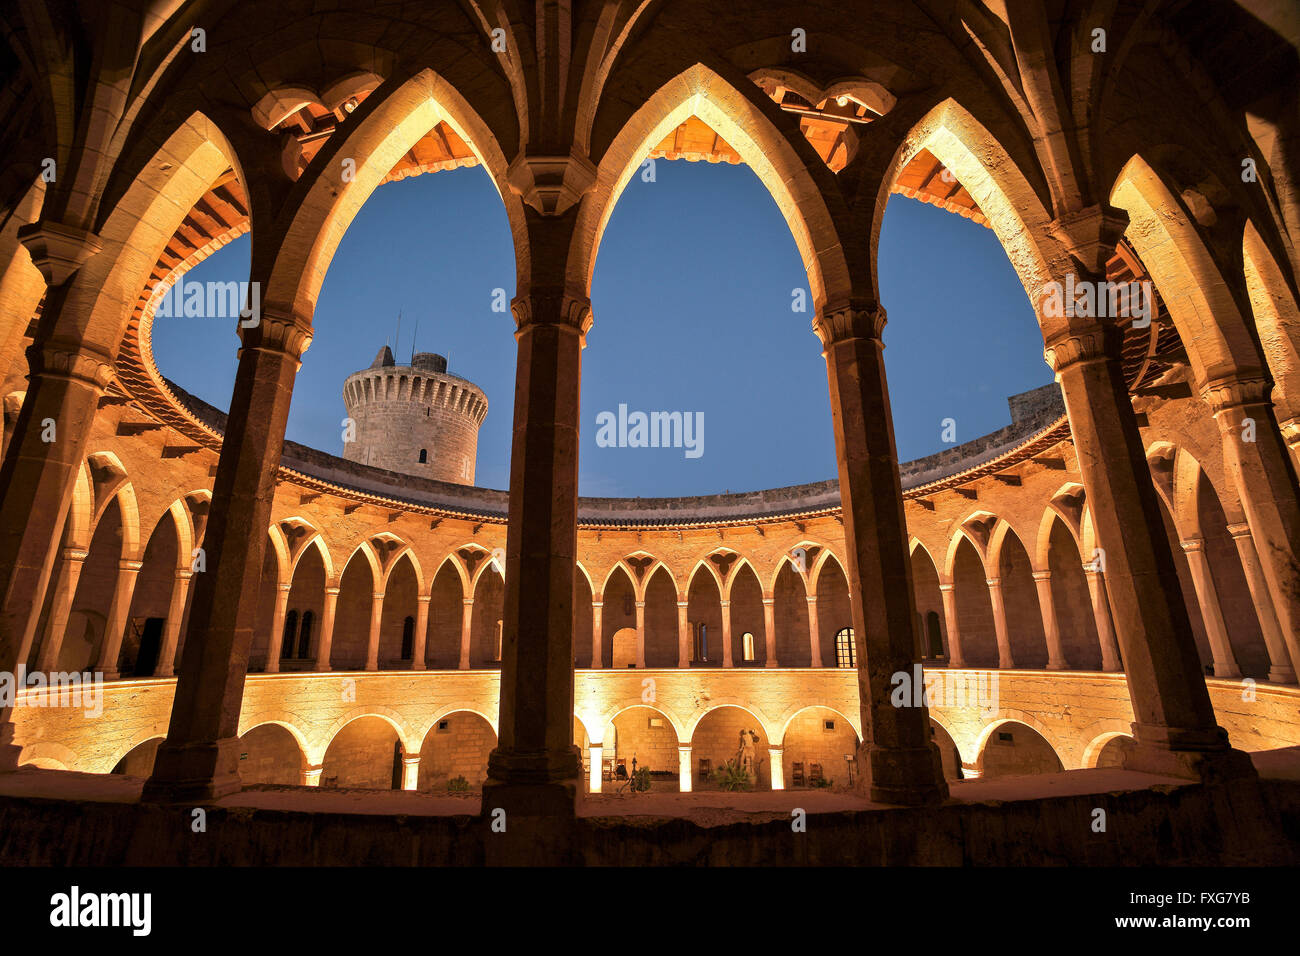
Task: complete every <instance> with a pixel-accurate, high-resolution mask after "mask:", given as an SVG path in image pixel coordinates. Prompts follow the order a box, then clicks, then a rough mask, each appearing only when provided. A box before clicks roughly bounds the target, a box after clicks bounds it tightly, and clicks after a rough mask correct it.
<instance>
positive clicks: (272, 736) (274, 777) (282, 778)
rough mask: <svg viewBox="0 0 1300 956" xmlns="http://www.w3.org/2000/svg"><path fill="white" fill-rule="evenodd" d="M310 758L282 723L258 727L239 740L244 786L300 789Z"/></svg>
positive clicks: (240, 772)
mask: <svg viewBox="0 0 1300 956" xmlns="http://www.w3.org/2000/svg"><path fill="white" fill-rule="evenodd" d="M305 768H306V759H305V758H304V757H303V752H302V747H300V746H299V745H298V741H297V739H296V738H295V737H294V735H293V732H292V731H290V730H289V729H288V728H287V727H284V726H282V725H280V724H274V723H270V724H258V725H257V726H256V727H250V728H249V729H248V730H247V731H245V732H244V734H243V735H242V736H241V737H240V738H239V779H240V780H241V781H243V784H244V786H246V787H247V786H249V785H250V784H256V783H268V784H276V785H281V786H290V785H291V786H299V785H301V784H302V783H303V770H304V769H305Z"/></svg>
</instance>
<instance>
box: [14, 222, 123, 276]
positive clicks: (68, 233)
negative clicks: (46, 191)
mask: <svg viewBox="0 0 1300 956" xmlns="http://www.w3.org/2000/svg"><path fill="white" fill-rule="evenodd" d="M18 241H19V242H21V243H22V244H23V245H24V246H26V247H27V251H28V252H29V253H31V257H32V265H34V266H36V268H37V269H39V270H40V271H41V275H43V276H44V277H45V281H46V283H48V284H49V285H50V286H51V287H53V286H56V285H62V284H63V283H64V282H66V281H68V279H69V278H71V276H72V275H73V273H75V272H76V271H77V270H78V269H80V268H81V267H82V266H83V265H85V264H86V260H88V259H89V258H90V257H91V256H93V255H94V254H95V253H97V252H99V250H100V249H102V248H103V247H104V242H103V240H102V239H100V238H99V236H97V235H96V234H95V233H93V232H91V231H90V230H89V229H81V228H79V227H77V226H69V225H67V224H66V223H62V222H45V221H42V222H32V223H28V224H27V225H25V226H22V227H20V228H19V230H18Z"/></svg>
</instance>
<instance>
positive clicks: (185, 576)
mask: <svg viewBox="0 0 1300 956" xmlns="http://www.w3.org/2000/svg"><path fill="white" fill-rule="evenodd" d="M192 577H194V572H193V571H192V570H190V569H189V568H177V569H176V580H177V581H188V580H189V579H190V578H192Z"/></svg>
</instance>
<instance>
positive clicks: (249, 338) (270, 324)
mask: <svg viewBox="0 0 1300 956" xmlns="http://www.w3.org/2000/svg"><path fill="white" fill-rule="evenodd" d="M312 335H313V332H312V327H311V322H310V321H307V320H303V319H299V318H296V317H294V316H292V315H283V314H280V313H277V312H270V311H267V310H266V309H263V310H262V314H261V316H260V318H259V319H258V323H257V325H251V326H248V327H247V328H245V327H242V326H241V327H240V329H239V336H240V338H241V339H242V340H243V343H244V345H243V347H244V348H246V349H249V348H251V349H265V350H267V351H275V352H284V353H286V354H287V355H290V356H292V357H293V358H295V359H301V358H302V353H303V352H305V351H307V346H309V345H311V340H312Z"/></svg>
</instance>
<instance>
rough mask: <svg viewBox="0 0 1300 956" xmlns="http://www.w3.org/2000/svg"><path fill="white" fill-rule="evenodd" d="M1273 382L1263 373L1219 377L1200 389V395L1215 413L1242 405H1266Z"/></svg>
mask: <svg viewBox="0 0 1300 956" xmlns="http://www.w3.org/2000/svg"><path fill="white" fill-rule="evenodd" d="M1272 391H1273V383H1272V382H1271V381H1269V379H1268V377H1267V376H1265V375H1263V374H1256V375H1243V376H1241V377H1239V378H1220V379H1216V380H1214V381H1213V382H1208V383H1206V385H1205V386H1204V387H1203V388H1202V389H1201V397H1202V398H1203V399H1205V401H1206V403H1207V404H1208V405H1209V406H1210V408H1212V409H1213V410H1214V411H1215V412H1216V413H1217V412H1221V411H1225V410H1226V409H1229V408H1237V407H1239V406H1242V405H1267V404H1268V402H1269V395H1270V393H1271V392H1272Z"/></svg>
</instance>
